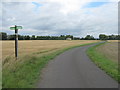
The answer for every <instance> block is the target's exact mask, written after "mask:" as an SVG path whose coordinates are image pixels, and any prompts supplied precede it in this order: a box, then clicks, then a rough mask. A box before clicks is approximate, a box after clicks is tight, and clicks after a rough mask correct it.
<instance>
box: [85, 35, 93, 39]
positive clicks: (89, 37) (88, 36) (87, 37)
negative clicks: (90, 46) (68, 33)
mask: <svg viewBox="0 0 120 90" xmlns="http://www.w3.org/2000/svg"><path fill="white" fill-rule="evenodd" d="M85 40H95V38H94V37H93V36H90V35H87V36H86V37H85Z"/></svg>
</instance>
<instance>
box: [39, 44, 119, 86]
mask: <svg viewBox="0 0 120 90" xmlns="http://www.w3.org/2000/svg"><path fill="white" fill-rule="evenodd" d="M93 45H96V44H93ZM93 45H87V46H82V47H78V48H74V49H71V50H68V51H66V52H64V53H62V54H61V55H59V56H57V57H56V58H55V59H54V60H52V61H50V63H49V64H48V65H47V66H46V68H44V69H43V73H42V79H41V80H40V81H39V82H38V85H37V88H118V83H117V82H116V81H115V80H113V79H112V78H111V77H110V76H108V75H107V74H106V73H105V72H104V71H102V70H101V69H99V68H98V67H97V66H96V65H95V64H94V63H93V62H92V61H91V60H90V59H89V57H88V56H87V55H86V50H87V49H88V48H89V47H91V46H93Z"/></svg>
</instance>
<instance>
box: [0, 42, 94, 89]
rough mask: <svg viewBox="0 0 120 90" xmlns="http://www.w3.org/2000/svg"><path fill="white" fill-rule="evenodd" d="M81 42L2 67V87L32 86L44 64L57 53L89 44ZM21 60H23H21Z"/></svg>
mask: <svg viewBox="0 0 120 90" xmlns="http://www.w3.org/2000/svg"><path fill="white" fill-rule="evenodd" d="M90 44H93V43H89V44H83V45H79V46H73V47H69V48H65V49H63V50H58V51H55V52H52V53H49V54H46V55H43V56H39V54H40V53H38V55H37V56H35V55H33V56H32V55H30V56H26V57H25V58H24V59H25V60H24V62H20V63H16V64H15V65H14V67H13V66H12V67H8V66H7V67H6V68H4V69H3V73H2V75H3V78H2V81H3V82H2V87H3V88H34V87H35V85H36V82H37V81H38V78H39V76H40V74H41V70H42V69H43V68H44V67H45V65H46V64H47V63H48V62H49V61H50V60H52V59H53V58H55V57H56V56H57V55H59V54H61V53H63V52H65V51H67V50H69V49H72V48H76V47H80V46H85V45H90ZM22 61H23V60H22Z"/></svg>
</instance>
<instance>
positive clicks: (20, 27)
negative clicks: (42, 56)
mask: <svg viewBox="0 0 120 90" xmlns="http://www.w3.org/2000/svg"><path fill="white" fill-rule="evenodd" d="M10 29H11V30H15V57H16V59H17V58H18V29H22V26H16V25H15V27H10Z"/></svg>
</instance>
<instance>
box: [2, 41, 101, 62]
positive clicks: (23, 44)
mask: <svg viewBox="0 0 120 90" xmlns="http://www.w3.org/2000/svg"><path fill="white" fill-rule="evenodd" d="M0 42H1V43H2V60H4V59H5V58H6V57H14V51H15V50H14V46H15V45H14V44H15V42H14V41H0ZM94 42H99V41H98V40H71V41H68V40H24V41H18V52H19V56H24V55H29V54H32V53H37V52H45V51H55V50H59V49H63V48H67V47H71V46H76V45H82V44H88V43H94Z"/></svg>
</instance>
